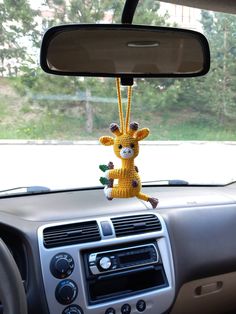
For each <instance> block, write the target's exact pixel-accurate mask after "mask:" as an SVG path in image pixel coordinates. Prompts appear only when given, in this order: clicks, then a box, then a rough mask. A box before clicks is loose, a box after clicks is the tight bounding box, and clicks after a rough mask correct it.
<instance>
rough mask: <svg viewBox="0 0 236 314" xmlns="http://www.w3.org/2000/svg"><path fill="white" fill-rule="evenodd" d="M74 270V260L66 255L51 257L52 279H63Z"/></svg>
mask: <svg viewBox="0 0 236 314" xmlns="http://www.w3.org/2000/svg"><path fill="white" fill-rule="evenodd" d="M73 269H74V260H73V258H72V256H71V255H69V254H67V253H60V254H57V255H55V256H54V257H53V259H52V261H51V264H50V270H51V273H52V274H53V276H54V277H56V278H59V279H63V278H66V277H68V276H70V275H71V273H72V271H73Z"/></svg>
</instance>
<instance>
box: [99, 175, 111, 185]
mask: <svg viewBox="0 0 236 314" xmlns="http://www.w3.org/2000/svg"><path fill="white" fill-rule="evenodd" d="M99 181H100V182H101V183H102V185H108V182H109V181H108V179H107V178H104V177H101V178H100V179H99Z"/></svg>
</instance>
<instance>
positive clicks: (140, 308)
mask: <svg viewBox="0 0 236 314" xmlns="http://www.w3.org/2000/svg"><path fill="white" fill-rule="evenodd" d="M136 308H137V310H138V311H139V312H143V311H145V309H146V303H145V301H143V300H139V301H138V302H137V304H136Z"/></svg>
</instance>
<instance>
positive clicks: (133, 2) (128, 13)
mask: <svg viewBox="0 0 236 314" xmlns="http://www.w3.org/2000/svg"><path fill="white" fill-rule="evenodd" d="M138 3H139V0H126V2H125V5H124V9H123V12H122V17H121V23H122V24H132V22H133V18H134V13H135V11H136V8H137V5H138Z"/></svg>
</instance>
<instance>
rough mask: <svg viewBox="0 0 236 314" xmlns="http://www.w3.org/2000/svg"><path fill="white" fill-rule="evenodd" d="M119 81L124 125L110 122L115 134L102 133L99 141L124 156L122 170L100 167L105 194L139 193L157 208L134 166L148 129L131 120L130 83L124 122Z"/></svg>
mask: <svg viewBox="0 0 236 314" xmlns="http://www.w3.org/2000/svg"><path fill="white" fill-rule="evenodd" d="M116 84H117V96H118V108H119V117H120V125H121V128H119V126H118V125H117V124H116V123H112V124H111V125H110V130H111V132H112V133H113V134H114V135H115V137H111V136H102V137H100V139H99V141H100V143H101V144H103V145H105V146H111V145H112V146H113V149H114V153H115V155H116V156H117V157H118V158H120V159H121V163H122V167H121V168H120V169H113V168H114V166H113V164H112V163H111V162H110V163H109V165H108V166H106V165H101V166H100V169H101V170H102V171H104V172H105V178H100V181H101V182H102V183H103V184H105V182H107V187H105V189H104V193H105V195H106V197H107V199H109V200H112V199H113V198H129V197H134V196H136V197H137V198H139V199H141V200H144V201H147V202H150V203H151V205H152V207H153V208H156V206H157V204H158V199H156V198H153V197H150V196H148V195H146V194H144V193H142V192H141V188H142V185H141V180H140V177H139V174H138V169H137V167H136V166H135V165H134V159H135V157H137V156H138V154H139V141H141V140H143V139H144V138H146V137H147V136H148V134H149V129H147V128H143V129H140V130H138V123H136V122H132V123H129V120H130V107H131V91H132V89H131V86H129V87H128V104H127V113H126V121H125V124H124V118H123V110H122V103H121V91H120V80H119V79H117V80H116ZM114 179H118V184H117V185H115V186H114V187H113V180H114Z"/></svg>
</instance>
